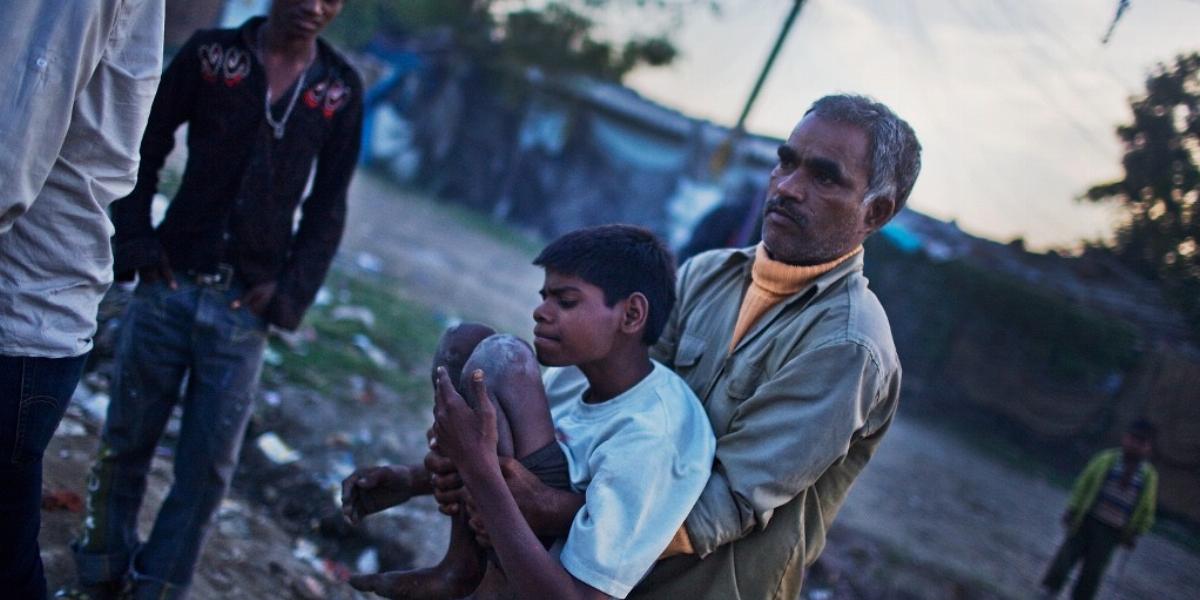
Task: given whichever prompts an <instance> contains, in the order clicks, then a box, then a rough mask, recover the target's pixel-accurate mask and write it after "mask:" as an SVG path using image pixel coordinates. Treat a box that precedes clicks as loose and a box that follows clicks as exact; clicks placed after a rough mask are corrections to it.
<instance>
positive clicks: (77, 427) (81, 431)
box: [54, 418, 87, 437]
mask: <svg viewBox="0 0 1200 600" xmlns="http://www.w3.org/2000/svg"><path fill="white" fill-rule="evenodd" d="M54 435H56V436H59V435H61V436H66V437H80V436H84V435H87V428H86V427H84V426H83V423H80V422H79V421H76V420H75V419H71V418H67V419H63V420H62V421H60V422H59V423H58V430H57V431H55V432H54Z"/></svg>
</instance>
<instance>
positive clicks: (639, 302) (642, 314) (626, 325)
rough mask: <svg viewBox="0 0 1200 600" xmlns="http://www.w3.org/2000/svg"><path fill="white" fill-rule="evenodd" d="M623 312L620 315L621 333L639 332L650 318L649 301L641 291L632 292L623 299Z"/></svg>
mask: <svg viewBox="0 0 1200 600" xmlns="http://www.w3.org/2000/svg"><path fill="white" fill-rule="evenodd" d="M624 304H625V314H623V315H621V331H622V332H623V333H629V334H635V333H640V332H641V331H642V330H643V329H645V327H646V320H647V319H649V318H650V301H649V300H647V299H646V295H645V294H643V293H641V292H634V293H632V294H630V295H629V297H628V298H626V299H625V301H624Z"/></svg>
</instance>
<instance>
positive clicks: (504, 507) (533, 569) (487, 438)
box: [434, 369, 607, 600]
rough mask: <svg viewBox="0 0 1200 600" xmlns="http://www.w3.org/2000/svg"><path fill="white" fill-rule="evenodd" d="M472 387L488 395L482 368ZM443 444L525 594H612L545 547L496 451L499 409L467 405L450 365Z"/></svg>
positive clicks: (442, 409) (442, 382) (441, 418)
mask: <svg viewBox="0 0 1200 600" xmlns="http://www.w3.org/2000/svg"><path fill="white" fill-rule="evenodd" d="M472 385H473V386H475V396H476V397H478V398H486V397H487V391H486V390H485V389H484V383H483V373H482V371H476V373H475V375H474V377H473V379H472ZM435 419H436V423H435V425H434V427H435V428H436V431H437V437H438V445H439V447H440V448H441V449H442V451H443V452H444V453H445V454H446V456H447V458H449V459H451V460H453V461H454V463H455V464H456V465H458V467H459V472H460V473H461V475H462V478H463V482H464V483H465V484H466V487H467V489H468V490H469V491H470V492H471V495H472V497H473V498H474V500H475V504H476V506H478V508H479V513H480V516H481V517H482V518H483V521H484V523H485V525H486V526H487V528H488V530H489V531H492V532H494V533H493V534H492V535H491V540H492V545H493V548H494V549H495V551H496V554H497V556H498V557H499V559H500V566H501V567H502V568H503V569H504V571H505V573H507V574H508V578H509V581H510V582H511V584H512V585H513V586H514V587H515V588H516V591H517V595H518V596H519V597H522V598H541V597H547V596H550V597H554V598H564V599H568V600H574V599H580V600H587V599H600V598H606V597H607V596H606V595H605V594H604V593H603V592H600V591H599V590H596V589H594V588H592V587H590V586H588V585H587V584H584V583H583V582H581V581H579V580H578V579H576V578H575V577H573V576H572V575H571V574H570V573H568V572H567V571H566V569H564V568H563V567H562V565H560V564H559V563H558V562H557V561H555V559H554V558H553V557H551V556H550V554H549V553H548V552H547V551H546V549H545V548H544V547H543V546H542V543H541V541H539V540H538V538H537V536H536V535H534V533H533V530H532V529H530V528H529V524H528V523H526V522H525V518H524V517H523V516H522V515H521V511H520V509H519V508H518V507H517V503H516V501H515V500H514V499H513V496H512V493H511V492H509V491H508V484H507V483H505V481H504V475H503V474H502V473H501V471H500V460H499V457H498V456H497V455H496V435H497V434H496V409H495V408H494V407H493V406H492V403H491V402H480V403H479V408H478V409H472V408H471V407H469V406H467V403H466V401H464V400H463V399H462V397H461V396H459V395H458V393H457V392H455V391H454V388H453V386H452V385H451V384H450V378H449V376H448V375H447V374H446V371H445V369H439V370H438V394H437V408H436V410H435Z"/></svg>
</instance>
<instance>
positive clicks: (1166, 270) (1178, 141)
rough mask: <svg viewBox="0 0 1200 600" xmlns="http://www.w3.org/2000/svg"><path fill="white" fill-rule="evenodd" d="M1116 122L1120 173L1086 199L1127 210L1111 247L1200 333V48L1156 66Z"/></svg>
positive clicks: (1194, 332) (1099, 186)
mask: <svg viewBox="0 0 1200 600" xmlns="http://www.w3.org/2000/svg"><path fill="white" fill-rule="evenodd" d="M1130 108H1131V109H1132V110H1133V122H1132V123H1130V124H1126V125H1121V126H1119V127H1118V128H1117V135H1118V136H1119V137H1120V138H1121V141H1122V142H1123V143H1124V146H1125V156H1124V158H1123V159H1122V161H1121V163H1122V166H1123V167H1124V170H1125V177H1124V178H1123V179H1120V180H1118V181H1113V182H1109V183H1104V184H1101V185H1097V186H1094V187H1092V188H1091V189H1089V190H1088V191H1087V193H1086V194H1085V198H1086V199H1088V200H1090V201H1093V202H1115V203H1118V204H1119V205H1121V206H1122V207H1123V208H1124V209H1125V214H1124V221H1123V222H1122V223H1121V225H1120V226H1119V227H1118V229H1117V232H1116V239H1115V241H1114V243H1113V246H1112V250H1113V252H1114V253H1115V254H1116V256H1117V257H1119V258H1120V259H1121V260H1123V261H1124V262H1125V263H1127V264H1128V265H1130V266H1131V267H1133V268H1134V269H1135V270H1137V271H1139V272H1141V273H1142V274H1144V275H1147V276H1149V277H1153V278H1155V279H1158V280H1159V281H1161V282H1162V283H1163V286H1164V288H1165V290H1166V292H1167V295H1168V297H1170V298H1171V299H1172V300H1173V301H1174V302H1175V304H1176V305H1177V306H1178V307H1179V308H1180V310H1181V311H1182V312H1183V314H1184V316H1185V317H1186V318H1187V319H1188V321H1189V323H1190V324H1191V327H1192V332H1193V337H1194V338H1196V339H1200V167H1198V164H1200V53H1191V54H1187V55H1181V56H1178V57H1176V59H1175V62H1174V63H1173V64H1159V65H1158V66H1157V67H1156V68H1155V69H1154V71H1153V72H1152V73H1151V74H1150V76H1149V77H1148V78H1147V79H1146V95H1145V96H1142V97H1138V98H1134V99H1133V100H1132V101H1131V102H1130Z"/></svg>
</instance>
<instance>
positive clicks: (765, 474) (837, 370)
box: [685, 341, 884, 557]
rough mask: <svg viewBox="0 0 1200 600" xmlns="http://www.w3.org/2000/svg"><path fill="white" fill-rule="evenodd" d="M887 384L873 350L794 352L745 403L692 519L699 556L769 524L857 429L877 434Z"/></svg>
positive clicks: (720, 442) (839, 345) (834, 346)
mask: <svg viewBox="0 0 1200 600" xmlns="http://www.w3.org/2000/svg"><path fill="white" fill-rule="evenodd" d="M883 385H884V381H883V375H882V374H881V373H880V367H879V364H878V361H877V360H875V358H874V357H873V356H872V355H871V352H870V351H869V350H868V349H867V348H866V347H865V346H863V345H862V344H859V343H857V342H853V341H844V342H836V343H831V344H827V345H825V346H822V347H819V348H815V349H812V350H807V351H802V352H800V353H798V354H796V355H794V356H792V357H790V358H789V359H788V361H787V362H786V363H785V364H784V365H783V366H782V367H781V368H780V369H779V371H778V372H777V373H776V374H775V375H774V376H773V377H771V378H770V379H768V380H767V381H765V382H763V383H762V384H760V385H759V386H758V388H757V389H755V390H754V392H753V393H752V394H750V395H749V396H748V397H747V398H746V399H744V400H742V401H741V404H740V406H739V407H738V409H737V411H736V412H735V414H734V416H733V418H732V421H731V423H730V426H729V428H728V431H727V433H725V434H724V435H722V436H719V437H718V438H717V455H716V461H715V463H714V465H713V473H712V476H711V477H710V478H709V480H708V483H707V485H706V486H705V488H704V492H703V493H702V494H701V496H700V500H699V501H698V502H697V503H696V505H695V507H694V508H693V509H692V512H691V514H690V515H689V516H688V518H687V521H686V523H685V525H686V527H687V531H688V535H689V537H690V538H691V541H692V545H693V546H694V548H695V550H696V554H698V555H699V556H701V557H704V556H706V555H708V554H710V553H711V552H713V551H714V550H715V549H716V548H717V547H718V546H721V545H722V544H726V543H729V542H732V541H734V540H737V539H740V538H742V537H743V536H745V535H746V534H748V533H750V532H751V531H752V530H754V529H755V528H762V527H765V526H766V525H767V523H768V522H769V521H770V520H771V516H772V514H773V512H774V510H775V509H776V508H778V507H780V506H782V505H784V504H786V503H787V502H789V501H791V500H792V499H793V498H795V497H796V496H797V495H799V494H800V493H801V492H802V491H804V490H805V489H806V488H808V487H809V486H811V485H812V484H813V483H814V482H815V481H816V480H817V478H818V477H820V476H821V474H822V473H823V472H824V471H825V470H826V469H827V468H828V467H829V466H830V465H832V464H833V463H834V462H836V461H837V460H839V459H840V458H842V457H843V456H845V455H846V453H847V451H848V450H849V448H850V442H851V440H852V439H853V438H854V437H855V434H856V433H861V434H862V435H870V434H871V433H872V432H871V431H865V429H866V428H868V427H867V426H868V416H869V415H870V412H871V410H872V408H873V407H874V406H875V403H876V401H877V399H878V398H879V397H880V390H882V389H883ZM881 424H882V423H879V424H876V423H872V424H871V426H875V427H877V426H879V425H881Z"/></svg>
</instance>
